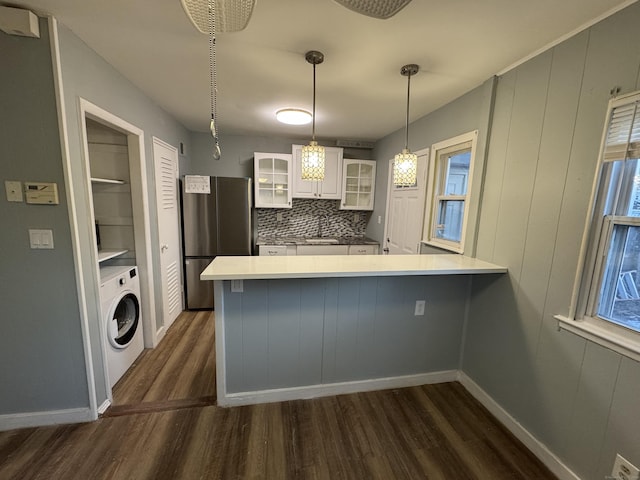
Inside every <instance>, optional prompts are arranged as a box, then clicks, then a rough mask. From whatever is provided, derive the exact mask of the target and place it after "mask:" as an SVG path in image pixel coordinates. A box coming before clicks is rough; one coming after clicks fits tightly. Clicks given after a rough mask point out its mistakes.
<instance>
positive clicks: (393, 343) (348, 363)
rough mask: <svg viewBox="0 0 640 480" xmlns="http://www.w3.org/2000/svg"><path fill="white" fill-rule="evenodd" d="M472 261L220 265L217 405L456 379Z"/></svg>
mask: <svg viewBox="0 0 640 480" xmlns="http://www.w3.org/2000/svg"><path fill="white" fill-rule="evenodd" d="M504 272H506V268H504V267H500V266H498V265H494V264H491V263H487V262H483V261H480V260H477V259H474V258H470V257H465V256H462V255H363V256H358V255H356V256H345V255H331V256H290V257H258V256H255V257H217V258H216V259H215V260H213V262H211V264H210V265H209V266H208V267H207V268H206V269H205V270H204V271H203V272H202V274H201V276H200V278H201V279H202V280H213V281H214V291H215V305H216V312H215V318H216V368H217V388H218V404H219V405H221V406H230V405H243V404H251V403H261V402H269V401H280V400H290V399H297V398H310V397H316V396H321V395H330V394H337V393H347V392H355V391H365V390H373V389H382V388H395V387H402V386H408V385H417V384H424V383H432V382H438V381H450V380H454V379H455V374H456V372H457V369H458V364H459V355H460V351H461V345H462V338H463V325H464V320H465V313H466V305H467V300H468V292H469V290H470V289H469V287H470V282H471V281H472V277H473V276H474V275H478V274H489V275H493V276H497V275H495V274H501V273H504Z"/></svg>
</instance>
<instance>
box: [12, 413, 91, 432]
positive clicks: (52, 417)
mask: <svg viewBox="0 0 640 480" xmlns="http://www.w3.org/2000/svg"><path fill="white" fill-rule="evenodd" d="M96 418H97V417H96V416H95V415H93V412H92V411H91V409H90V408H70V409H68V410H50V411H46V412H29V413H11V414H7V415H0V431H5V430H14V429H16V428H29V427H44V426H46V425H60V424H64V423H83V422H90V421H92V420H96Z"/></svg>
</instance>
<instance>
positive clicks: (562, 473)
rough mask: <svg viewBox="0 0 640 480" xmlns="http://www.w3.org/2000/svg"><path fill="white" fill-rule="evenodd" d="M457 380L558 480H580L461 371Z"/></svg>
mask: <svg viewBox="0 0 640 480" xmlns="http://www.w3.org/2000/svg"><path fill="white" fill-rule="evenodd" d="M457 380H458V381H459V382H460V383H461V384H462V386H463V387H464V388H466V389H467V391H468V392H469V393H470V394H471V395H472V396H473V397H474V398H475V399H476V400H478V401H479V402H480V403H481V404H482V405H483V406H484V407H485V408H486V409H487V410H489V412H490V413H491V414H492V415H493V416H494V417H496V418H497V419H498V421H499V422H500V423H501V424H502V425H504V426H505V427H506V428H507V429H508V430H509V431H510V432H511V433H513V435H514V436H515V437H516V438H517V439H518V440H520V441H521V442H522V443H523V444H524V445H525V447H527V448H528V449H529V450H530V451H531V453H533V454H534V455H535V456H536V457H538V459H539V460H540V461H541V462H542V463H544V464H545V465H546V466H547V468H548V469H549V470H551V472H553V474H554V475H556V476H557V477H558V478H559V479H560V480H580V477H579V476H578V475H576V474H575V473H574V472H573V471H572V470H571V469H570V468H569V467H568V466H566V465H565V464H564V463H563V462H562V460H560V459H559V458H558V457H557V456H556V455H554V454H553V452H551V450H549V449H548V448H547V446H546V445H545V444H543V443H542V442H541V441H540V440H538V439H537V438H536V437H534V436H533V435H532V434H531V433H530V432H529V431H528V430H527V429H526V428H525V427H524V426H523V425H522V424H521V423H520V422H518V421H517V420H516V419H515V418H513V417H512V416H511V415H510V414H509V413H508V412H507V411H506V410H505V409H504V408H502V407H501V406H500V405H499V404H498V402H496V401H495V400H494V399H493V398H491V396H489V394H488V393H487V392H485V391H484V390H483V389H482V388H480V386H479V385H478V384H477V383H476V382H474V381H473V380H472V379H471V377H469V376H468V375H467V374H466V373H464V372H463V371H458V378H457Z"/></svg>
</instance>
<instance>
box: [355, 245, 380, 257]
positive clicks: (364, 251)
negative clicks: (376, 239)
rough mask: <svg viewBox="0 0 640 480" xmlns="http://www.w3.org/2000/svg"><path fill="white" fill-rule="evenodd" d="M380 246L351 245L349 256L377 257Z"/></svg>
mask: <svg viewBox="0 0 640 480" xmlns="http://www.w3.org/2000/svg"><path fill="white" fill-rule="evenodd" d="M377 254H378V245H349V255H377Z"/></svg>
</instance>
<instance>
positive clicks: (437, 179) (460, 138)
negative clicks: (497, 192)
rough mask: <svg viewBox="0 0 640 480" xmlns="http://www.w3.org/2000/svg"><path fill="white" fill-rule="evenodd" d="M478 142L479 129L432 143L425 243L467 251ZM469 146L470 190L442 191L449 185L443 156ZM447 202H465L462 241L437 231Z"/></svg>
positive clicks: (463, 149) (457, 250) (423, 233)
mask: <svg viewBox="0 0 640 480" xmlns="http://www.w3.org/2000/svg"><path fill="white" fill-rule="evenodd" d="M477 144H478V130H473V131H471V132H467V133H463V134H461V135H457V136H455V137H452V138H449V139H446V140H443V141H441V142H438V143H435V144H433V145H432V146H431V149H430V156H429V167H428V177H427V195H426V198H427V200H426V207H425V213H426V218H425V222H424V226H423V232H422V238H423V239H422V243H424V244H426V245H429V246H432V247H436V248H440V249H443V250H447V251H451V252H454V253H459V254H464V251H465V239H466V231H467V223H468V220H469V212H470V210H471V206H470V203H471V192H472V187H473V174H474V173H473V172H474V164H475V159H476V152H477ZM467 149H469V150H470V158H469V173H468V176H467V188H466V193H465V194H464V195H444V194H442V193H441V192H442V191H443V189H444V188H446V185H444V184H445V182H446V168H443V167H442V163H443V162H442V159H443V158H444V157H443V156H444V155H448V154H451V153H455V152H457V151H466V150H467ZM447 158H448V157H447ZM447 201H462V202H463V204H464V207H463V214H462V225H461V232H460V241H454V240H447V239H443V238H439V237H438V236H437V233H436V232H437V226H438V223H437V222H438V218H439V212H440V206H441V205H442V203H443V202H447Z"/></svg>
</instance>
